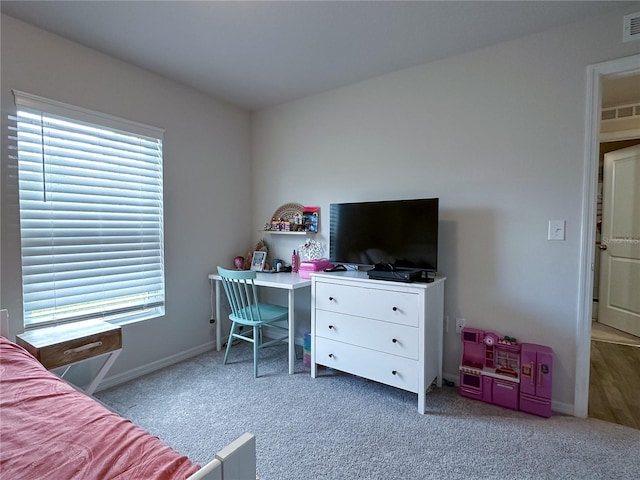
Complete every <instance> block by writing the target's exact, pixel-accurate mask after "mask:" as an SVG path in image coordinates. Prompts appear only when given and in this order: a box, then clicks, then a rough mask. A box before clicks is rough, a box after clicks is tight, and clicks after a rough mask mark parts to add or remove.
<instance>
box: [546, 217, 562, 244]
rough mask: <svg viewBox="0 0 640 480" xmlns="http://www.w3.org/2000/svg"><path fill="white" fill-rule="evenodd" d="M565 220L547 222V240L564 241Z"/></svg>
mask: <svg viewBox="0 0 640 480" xmlns="http://www.w3.org/2000/svg"><path fill="white" fill-rule="evenodd" d="M565 224H566V222H565V220H549V235H548V237H547V240H564V227H565Z"/></svg>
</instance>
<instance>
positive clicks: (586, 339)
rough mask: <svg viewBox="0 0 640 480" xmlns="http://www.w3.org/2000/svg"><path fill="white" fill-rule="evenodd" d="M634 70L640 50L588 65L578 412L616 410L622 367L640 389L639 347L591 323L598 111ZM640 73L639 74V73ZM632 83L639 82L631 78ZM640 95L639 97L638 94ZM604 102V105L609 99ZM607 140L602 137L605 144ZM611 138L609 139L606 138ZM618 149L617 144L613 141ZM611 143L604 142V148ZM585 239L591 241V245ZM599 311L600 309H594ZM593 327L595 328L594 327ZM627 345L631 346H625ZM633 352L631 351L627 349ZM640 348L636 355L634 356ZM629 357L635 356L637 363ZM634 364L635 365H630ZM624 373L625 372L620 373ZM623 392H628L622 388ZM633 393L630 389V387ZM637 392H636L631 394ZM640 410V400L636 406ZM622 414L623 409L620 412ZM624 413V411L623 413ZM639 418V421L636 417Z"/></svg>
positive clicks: (637, 70) (639, 71) (638, 66)
mask: <svg viewBox="0 0 640 480" xmlns="http://www.w3.org/2000/svg"><path fill="white" fill-rule="evenodd" d="M633 75H640V55H635V56H632V57H627V58H623V59H619V60H614V61H611V62H605V63H602V64H597V65H592V66H591V67H589V69H588V81H589V85H588V95H589V96H588V98H587V101H588V110H587V112H588V114H589V118H588V123H587V126H588V129H587V156H586V159H585V177H584V197H583V200H584V201H585V202H587V203H585V204H584V206H585V208H584V209H583V230H582V233H583V236H582V238H583V243H582V247H583V248H582V252H581V256H582V258H581V260H582V263H581V265H582V271H581V275H580V282H581V283H580V289H581V290H580V311H579V317H578V330H577V358H576V360H577V362H576V390H575V404H574V406H575V411H574V414H575V415H576V416H582V417H586V416H596V415H595V414H594V411H595V410H597V409H598V408H599V407H600V406H601V405H602V404H605V405H607V408H609V413H611V411H615V409H616V408H617V406H615V405H614V407H615V408H614V407H612V406H611V404H615V402H616V401H617V400H619V398H618V399H615V398H607V395H610V396H611V395H613V393H615V392H617V394H618V397H619V396H620V392H619V390H617V386H618V384H628V383H629V382H628V378H627V377H625V376H624V374H623V372H625V371H626V372H629V371H631V372H635V373H638V382H639V383H638V385H635V384H634V386H632V388H633V389H634V390H633V393H636V392H638V389H640V372H637V370H639V369H638V368H637V367H636V365H638V362H639V361H640V347H629V346H626V345H624V344H622V343H618V342H617V341H610V342H605V341H601V338H599V336H600V335H606V334H607V333H610V334H612V335H613V336H614V337H615V335H616V333H617V332H616V331H615V330H614V331H613V332H604V333H603V332H601V329H600V328H597V327H599V325H597V326H596V328H594V329H592V313H593V312H596V311H597V304H595V303H593V304H592V298H593V297H595V296H596V295H594V293H595V292H596V289H595V288H596V287H597V285H598V280H596V273H597V272H596V271H595V270H596V269H597V267H598V265H597V262H596V261H595V260H596V259H597V256H598V255H599V250H598V249H597V248H596V239H597V237H598V236H597V234H596V227H597V220H596V215H597V207H596V198H597V197H598V188H597V186H598V171H599V170H600V168H599V158H600V146H601V145H600V118H601V117H600V115H601V108H602V106H603V105H605V104H604V103H603V101H604V100H605V99H606V95H605V88H606V85H607V82H608V81H610V80H616V79H621V78H627V80H629V79H630V78H631V77H632V76H633ZM637 78H638V79H640V76H639V77H637ZM629 84H630V85H638V84H640V83H634V80H633V79H631V83H629ZM637 101H640V99H637ZM605 106H606V105H605ZM615 140H623V141H626V140H633V138H620V139H618V138H616V139H615ZM604 143H605V142H603V144H604ZM606 143H608V142H606ZM610 147H612V149H613V150H615V149H616V148H615V147H616V146H615V145H613V146H610ZM606 148H608V147H605V149H606ZM585 242H591V244H590V245H588V244H585ZM596 316H597V315H596ZM592 330H593V331H592ZM592 333H593V334H594V335H595V337H596V342H597V343H596V344H595V347H593V348H592V345H594V344H593V342H592V338H591V337H592ZM625 348H629V349H633V350H625ZM630 353H632V355H629V354H630ZM633 354H637V355H638V357H637V358H635V357H633ZM621 359H622V360H624V361H626V362H627V363H626V365H625V366H620V365H618V364H617V363H616V362H618V361H620V360H621ZM631 362H634V363H635V365H633V364H632V363H631ZM631 367H633V368H631ZM621 375H622V376H621ZM622 393H623V394H624V392H622ZM627 393H629V392H627ZM631 396H632V397H633V398H635V397H636V396H637V394H636V395H633V394H631ZM635 410H637V406H636V407H635ZM622 416H624V415H622ZM619 417H620V415H619ZM603 419H604V420H607V421H614V422H615V423H624V421H620V419H619V418H618V419H616V417H615V415H609V417H608V418H603ZM636 422H638V423H636ZM627 423H629V424H630V425H629V426H632V427H634V428H640V419H638V420H637V421H636V420H635V419H632V420H628V421H627Z"/></svg>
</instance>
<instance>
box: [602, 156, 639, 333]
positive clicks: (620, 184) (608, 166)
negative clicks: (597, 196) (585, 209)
mask: <svg viewBox="0 0 640 480" xmlns="http://www.w3.org/2000/svg"><path fill="white" fill-rule="evenodd" d="M603 193H604V198H603V205H602V241H601V247H600V248H601V253H600V255H601V257H600V301H599V311H598V321H599V322H601V323H604V324H605V325H609V326H611V327H614V328H617V329H618V330H622V331H625V332H627V333H630V334H632V335H636V336H639V337H640V145H636V146H633V147H629V148H624V149H622V150H617V151H615V152H611V153H607V154H606V155H605V156H604V192H603Z"/></svg>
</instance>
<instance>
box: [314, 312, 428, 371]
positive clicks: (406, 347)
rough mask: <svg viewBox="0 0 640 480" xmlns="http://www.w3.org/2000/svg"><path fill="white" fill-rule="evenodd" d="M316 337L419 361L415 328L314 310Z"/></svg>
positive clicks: (416, 330)
mask: <svg viewBox="0 0 640 480" xmlns="http://www.w3.org/2000/svg"><path fill="white" fill-rule="evenodd" d="M316 336H317V337H323V338H328V339H330V340H336V341H339V342H343V343H350V344H353V345H358V346H360V347H365V348H369V349H371V350H378V351H381V352H385V353H391V354H393V355H400V356H402V357H407V358H412V359H414V360H418V353H419V352H418V329H417V328H416V327H408V326H406V325H398V324H395V323H388V322H381V321H379V320H371V319H368V318H362V317H356V316H353V315H344V314H342V313H335V312H327V311H325V310H316Z"/></svg>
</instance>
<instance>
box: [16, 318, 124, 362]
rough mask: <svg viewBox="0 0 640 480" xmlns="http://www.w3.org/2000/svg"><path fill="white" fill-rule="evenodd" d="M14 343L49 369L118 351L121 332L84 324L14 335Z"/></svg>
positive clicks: (102, 324)
mask: <svg viewBox="0 0 640 480" xmlns="http://www.w3.org/2000/svg"><path fill="white" fill-rule="evenodd" d="M16 343H17V344H18V345H20V346H22V347H24V349H25V350H27V351H28V352H29V353H31V354H32V355H33V356H34V357H36V359H38V361H39V362H40V363H42V365H44V366H45V368H47V369H49V370H51V369H54V368H58V367H62V366H65V365H70V364H72V363H76V362H80V361H82V360H86V359H88V358H92V357H96V356H98V355H102V354H105V353H109V352H112V351H114V350H118V349H120V348H122V331H121V329H120V327H119V326H117V325H111V324H109V323H106V322H101V321H86V322H78V323H77V324H70V325H62V326H58V327H47V328H42V329H38V330H31V331H28V332H25V333H23V334H20V335H17V336H16Z"/></svg>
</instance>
